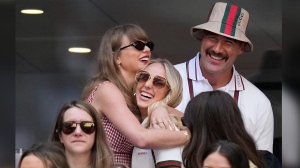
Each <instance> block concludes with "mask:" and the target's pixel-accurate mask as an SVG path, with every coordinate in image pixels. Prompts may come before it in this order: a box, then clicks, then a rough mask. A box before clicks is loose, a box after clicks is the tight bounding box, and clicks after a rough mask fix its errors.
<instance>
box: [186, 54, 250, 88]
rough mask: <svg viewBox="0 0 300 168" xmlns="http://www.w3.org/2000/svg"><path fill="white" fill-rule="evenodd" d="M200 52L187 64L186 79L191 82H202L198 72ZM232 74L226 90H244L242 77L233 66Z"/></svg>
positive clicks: (199, 71) (202, 78)
mask: <svg viewBox="0 0 300 168" xmlns="http://www.w3.org/2000/svg"><path fill="white" fill-rule="evenodd" d="M200 57H201V54H200V52H198V53H197V55H196V56H195V57H194V58H192V59H190V60H189V62H188V71H189V72H188V78H189V79H192V80H199V81H200V80H204V79H205V78H204V77H203V75H202V72H201V70H200V61H199V60H200ZM232 68H233V74H232V77H231V80H230V82H229V83H228V84H227V85H226V89H228V90H245V86H244V83H243V79H242V76H241V75H240V74H239V73H238V72H237V71H236V69H235V67H234V65H232Z"/></svg>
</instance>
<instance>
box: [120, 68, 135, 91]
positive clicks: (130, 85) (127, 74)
mask: <svg viewBox="0 0 300 168" xmlns="http://www.w3.org/2000/svg"><path fill="white" fill-rule="evenodd" d="M121 73H122V76H123V78H124V79H125V82H126V84H127V86H128V88H129V89H130V90H132V88H133V85H134V83H135V79H134V77H135V73H130V72H126V71H124V70H122V69H121Z"/></svg>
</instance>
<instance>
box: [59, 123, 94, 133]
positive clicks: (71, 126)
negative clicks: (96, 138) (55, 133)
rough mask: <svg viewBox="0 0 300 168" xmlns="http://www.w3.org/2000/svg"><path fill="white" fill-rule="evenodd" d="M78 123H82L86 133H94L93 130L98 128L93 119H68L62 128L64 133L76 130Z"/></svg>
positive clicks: (81, 125)
mask: <svg viewBox="0 0 300 168" xmlns="http://www.w3.org/2000/svg"><path fill="white" fill-rule="evenodd" d="M78 124H79V125H80V128H81V130H82V131H83V132H85V133H86V134H92V133H93V132H95V129H96V128H95V124H94V123H93V122H91V121H81V122H75V121H67V122H64V123H62V125H61V128H60V129H61V131H62V132H63V133H64V134H66V135H69V134H71V133H72V132H74V131H75V129H76V128H77V125H78Z"/></svg>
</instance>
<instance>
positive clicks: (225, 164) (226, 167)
mask: <svg viewBox="0 0 300 168" xmlns="http://www.w3.org/2000/svg"><path fill="white" fill-rule="evenodd" d="M203 168H231V166H230V163H229V161H228V160H227V158H226V157H224V156H222V155H221V154H219V153H218V152H214V153H212V154H210V155H208V156H207V157H206V159H205V160H204V161H203Z"/></svg>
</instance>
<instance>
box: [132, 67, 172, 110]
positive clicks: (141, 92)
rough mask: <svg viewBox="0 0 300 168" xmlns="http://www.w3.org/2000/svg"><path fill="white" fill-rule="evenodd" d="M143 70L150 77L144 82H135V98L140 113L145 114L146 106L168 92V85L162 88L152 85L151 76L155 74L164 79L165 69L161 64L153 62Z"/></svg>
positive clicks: (162, 97)
mask: <svg viewBox="0 0 300 168" xmlns="http://www.w3.org/2000/svg"><path fill="white" fill-rule="evenodd" d="M144 70H145V71H147V72H148V73H149V74H150V76H151V79H150V80H148V81H147V82H146V83H142V82H139V83H138V84H137V87H136V100H137V105H138V107H139V109H140V110H141V113H142V115H143V116H144V115H146V116H147V108H148V106H150V105H151V104H152V103H154V102H156V101H159V100H162V99H164V98H165V96H166V95H167V93H168V90H169V87H168V86H165V87H164V88H161V89H158V88H157V87H155V86H153V78H154V77H155V76H160V77H163V78H165V79H166V71H165V68H164V66H163V65H162V64H160V63H153V64H151V65H149V66H148V67H147V68H146V69H144Z"/></svg>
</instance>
